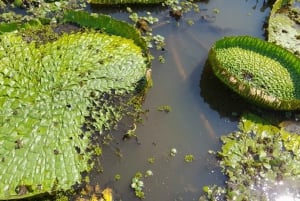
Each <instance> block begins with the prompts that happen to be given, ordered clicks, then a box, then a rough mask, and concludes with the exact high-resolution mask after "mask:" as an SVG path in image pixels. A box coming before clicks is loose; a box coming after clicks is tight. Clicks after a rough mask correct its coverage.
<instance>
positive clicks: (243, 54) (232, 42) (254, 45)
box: [209, 36, 300, 110]
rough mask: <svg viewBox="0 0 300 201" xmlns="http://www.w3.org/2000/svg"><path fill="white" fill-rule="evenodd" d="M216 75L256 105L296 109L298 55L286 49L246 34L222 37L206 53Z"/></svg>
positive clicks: (299, 93)
mask: <svg viewBox="0 0 300 201" xmlns="http://www.w3.org/2000/svg"><path fill="white" fill-rule="evenodd" d="M209 62H210V64H211V66H212V68H213V71H214V73H215V74H216V76H217V77H218V78H219V79H220V80H222V81H223V82H224V83H225V84H226V85H227V86H229V87H230V88H231V89H233V90H234V91H235V92H237V93H238V94H240V95H241V96H243V97H245V98H246V99H248V100H249V101H251V102H253V103H255V104H258V105H260V106H264V107H268V108H272V109H276V110H296V109H300V59H299V58H297V57H296V56H294V55H293V54H292V53H290V52H289V51H287V50H285V49H283V48H281V47H279V46H277V45H274V44H271V43H268V42H265V41H263V40H260V39H257V38H254V37H250V36H233V37H225V38H223V39H221V40H219V41H217V42H216V43H215V44H214V46H213V47H212V48H211V50H210V53H209Z"/></svg>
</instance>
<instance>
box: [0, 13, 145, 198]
mask: <svg viewBox="0 0 300 201" xmlns="http://www.w3.org/2000/svg"><path fill="white" fill-rule="evenodd" d="M79 18H80V17H79ZM111 22H114V23H116V20H113V19H110V21H108V22H107V23H106V24H102V25H103V27H100V26H99V27H98V29H101V28H102V29H106V27H107V26H110V23H111ZM121 24H123V22H121ZM15 27H16V28H24V27H22V26H21V27H18V26H15ZM119 28H120V27H119ZM132 32H134V30H132ZM110 34H111V35H114V36H109V35H107V34H106V33H105V34H103V33H97V32H91V33H90V32H89V31H88V32H87V33H84V32H80V33H75V34H70V35H67V34H65V35H63V36H62V37H61V38H59V39H58V40H57V41H54V42H53V43H47V44H45V45H42V46H40V47H39V48H40V50H38V47H36V46H35V44H34V43H28V44H26V42H25V41H22V39H21V37H20V36H18V33H17V32H15V33H3V34H2V35H0V37H1V47H0V52H1V53H0V59H1V65H0V70H1V73H0V75H1V76H0V82H1V86H2V87H1V90H0V94H1V96H0V107H1V108H2V109H4V110H1V115H0V119H1V121H0V127H1V131H0V144H1V147H0V159H1V161H0V165H1V174H0V188H1V191H0V200H9V199H21V198H25V197H32V196H35V195H39V194H44V193H52V192H55V191H61V190H63V191H64V190H67V189H69V188H71V186H72V185H73V184H75V183H80V182H81V173H82V172H84V171H88V170H89V169H90V168H91V167H92V165H93V164H90V158H91V155H92V154H93V153H92V152H90V151H89V152H87V150H88V147H89V145H90V144H89V143H90V140H89V136H90V135H91V131H88V132H83V130H82V127H83V126H84V124H85V123H86V117H89V118H90V119H92V120H93V123H92V126H91V127H92V128H94V129H95V130H96V131H98V132H100V133H101V132H102V129H103V128H106V129H107V128H109V127H110V124H111V117H113V119H115V120H119V119H120V118H121V116H120V112H122V111H120V109H118V108H115V107H114V105H110V103H109V102H105V100H106V99H107V96H105V94H106V93H111V91H113V93H117V94H119V95H121V94H124V93H125V94H127V93H130V91H131V92H132V91H133V90H135V87H136V85H137V82H138V81H140V80H142V79H144V77H145V73H146V68H147V66H148V60H147V58H145V55H144V53H143V51H142V49H141V48H140V47H138V46H137V45H136V44H134V43H133V41H132V40H130V39H126V38H122V37H119V36H116V35H115V34H112V33H110ZM130 37H132V36H131V35H130V36H129V38H130ZM127 38H128V37H127ZM75 41H76V42H75ZM65 45H66V48H65ZM103 45H104V46H107V48H108V49H107V50H106V49H105V48H104V47H102V46H103ZM73 48H75V49H73ZM82 48H83V49H82ZM102 48H103V49H102ZM120 48H121V49H122V48H123V49H124V48H127V49H128V50H130V51H131V49H132V51H133V52H132V53H130V51H124V50H122V51H120ZM72 51H74V54H76V55H73V53H72ZM83 51H87V52H88V55H89V56H87V55H86V54H84V52H83ZM49 52H51V53H49ZM118 52H122V54H125V55H123V56H121V58H117V57H116V56H115V54H118ZM111 53H112V54H111ZM98 54H101V55H102V56H99V57H97V55H98ZM84 55H85V56H84ZM82 57H84V58H82ZM127 57H129V58H131V59H130V60H126V58H127ZM136 57H139V59H137V58H136ZM85 58H86V59H85ZM19 60H20V61H19ZM82 62H83V63H82ZM78 63H82V64H84V65H81V64H79V66H77V67H79V68H77V67H76V65H77V64H78ZM109 63H111V65H109ZM135 66H136V67H137V68H134V67H135ZM81 68H82V69H81ZM95 68H97V69H95ZM128 68H129V70H128ZM68 69H69V70H70V69H71V70H70V71H69V70H68ZM126 69H127V70H126ZM113 70H115V71H118V70H120V72H119V73H116V72H112V71H113ZM47 71H50V72H51V73H47ZM26 73H27V74H26ZM35 75H36V76H35ZM32 76H33V77H32ZM132 76H133V77H134V78H133V80H130V78H131V77H132ZM68 79H71V82H68ZM118 82H119V84H118ZM47 83H49V85H48V84H47ZM40 85H41V86H43V87H42V88H39V86H40ZM115 85H116V86H117V89H115V87H114V86H115ZM103 86H104V88H102V87H103ZM19 89H20V90H19ZM76 94H77V95H76ZM103 94H104V96H103ZM98 96H100V98H101V96H103V97H102V100H104V102H100V103H98V102H97V97H98ZM55 101H58V102H59V103H60V102H61V103H63V105H60V104H54V103H56V102H55ZM35 106H37V107H39V109H41V110H42V111H40V112H39V111H38V109H34V107H35ZM100 106H101V107H100ZM102 107H104V108H102ZM32 111H33V112H32ZM48 120H49V121H48ZM63 122H65V123H66V124H65V123H63ZM74 125H75V126H74ZM70 129H71V131H70ZM69 131H70V132H69ZM48 156H51V157H50V158H49V157H48ZM60 173H62V174H60Z"/></svg>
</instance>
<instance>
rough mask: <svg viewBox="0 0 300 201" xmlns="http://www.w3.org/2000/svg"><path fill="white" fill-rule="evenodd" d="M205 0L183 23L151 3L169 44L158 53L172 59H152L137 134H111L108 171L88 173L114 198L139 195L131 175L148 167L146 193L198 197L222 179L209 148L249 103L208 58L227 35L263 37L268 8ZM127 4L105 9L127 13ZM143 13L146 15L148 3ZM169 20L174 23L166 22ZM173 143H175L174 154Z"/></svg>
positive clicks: (104, 164) (165, 199) (150, 197)
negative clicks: (218, 76) (213, 69)
mask: <svg viewBox="0 0 300 201" xmlns="http://www.w3.org/2000/svg"><path fill="white" fill-rule="evenodd" d="M199 7H200V10H201V11H200V13H193V14H187V15H184V16H183V18H182V19H181V20H179V25H178V24H177V23H176V22H175V21H174V20H173V19H171V18H170V17H169V14H168V11H167V10H163V9H161V8H152V7H151V8H150V10H151V12H152V15H154V16H155V17H158V18H159V19H160V22H159V23H158V25H154V28H153V34H160V35H163V36H164V37H165V38H166V47H165V48H166V49H165V51H154V52H153V55H154V56H156V58H157V57H158V56H159V55H163V56H164V58H165V60H166V62H165V64H161V63H160V62H158V61H157V59H155V60H154V61H153V63H152V78H153V83H154V85H153V87H152V88H151V89H150V90H149V92H148V94H147V96H146V100H145V102H144V105H143V108H144V109H145V110H149V111H148V112H147V113H146V114H145V116H144V118H143V122H142V123H141V124H137V129H136V131H135V134H136V135H137V136H138V137H137V140H135V139H134V138H132V139H129V140H126V141H122V139H121V136H112V138H113V139H112V140H111V141H110V142H109V145H103V155H102V156H101V158H100V160H99V161H100V163H101V168H103V173H98V172H92V174H91V175H90V181H91V183H92V184H100V186H101V187H102V188H104V187H110V188H112V189H113V191H114V199H115V200H125V201H129V200H130V201H133V200H139V199H138V198H137V197H136V196H135V195H134V190H133V189H131V188H130V184H131V179H132V178H133V177H134V175H135V174H136V173H137V172H141V173H143V174H144V173H145V172H146V171H147V170H151V171H152V172H153V176H149V177H147V178H143V181H144V186H145V187H144V189H143V191H144V192H145V199H144V200H145V201H154V200H157V201H172V200H184V201H191V200H198V199H199V196H200V195H201V194H202V187H203V186H204V185H210V184H217V185H222V184H223V183H224V179H225V178H224V176H223V175H222V174H221V173H220V170H219V169H218V167H217V161H216V160H215V159H214V156H213V155H211V154H209V153H208V151H209V150H214V151H218V150H219V149H220V147H221V143H220V141H219V137H220V136H221V135H224V134H228V133H230V132H232V131H234V130H236V128H237V122H238V118H237V117H236V116H237V115H240V114H241V113H242V112H243V111H244V110H247V109H249V107H250V106H249V105H247V103H245V102H243V101H241V100H240V99H239V98H238V97H236V96H235V95H233V94H232V93H230V91H229V90H228V89H226V88H225V87H224V86H223V85H222V84H220V83H219V81H218V80H216V78H214V77H213V76H212V75H211V72H210V71H209V68H208V67H207V66H206V65H205V64H206V59H207V55H208V51H209V49H210V47H211V45H212V44H213V43H214V42H215V41H216V40H218V39H220V38H221V37H223V36H227V35H251V36H256V37H259V38H264V30H263V26H264V22H265V20H266V19H267V16H268V14H269V11H270V8H269V7H268V6H267V5H266V3H265V2H264V1H261V0H259V1H254V0H248V1H245V0H211V1H208V2H204V3H199ZM90 9H91V11H92V12H103V10H101V11H100V10H98V9H96V8H90ZM124 10H125V9H123V11H119V10H118V11H113V10H109V11H107V10H106V12H107V14H110V15H112V16H114V17H116V18H119V19H124V16H125V14H124V12H125V11H124ZM133 11H134V12H135V10H134V9H133ZM122 12H123V13H122ZM139 14H140V15H142V14H144V15H146V14H145V11H140V12H139ZM189 19H191V20H193V21H194V24H193V25H192V26H190V25H188V24H187V23H186V20H189ZM168 20H169V21H170V23H164V22H166V21H168ZM163 105H167V106H170V107H171V112H169V113H165V112H160V111H158V107H159V106H163ZM172 148H175V149H176V150H177V154H176V155H175V156H173V157H172V156H170V151H171V149H172ZM187 154H192V155H193V156H194V161H193V162H190V163H187V162H185V160H184V157H185V155H187ZM149 159H152V160H153V161H152V162H153V163H150V162H149ZM116 175H119V176H120V179H119V180H116V179H115V176H116Z"/></svg>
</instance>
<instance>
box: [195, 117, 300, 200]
mask: <svg viewBox="0 0 300 201" xmlns="http://www.w3.org/2000/svg"><path fill="white" fill-rule="evenodd" d="M239 128H240V130H239V131H236V132H233V133H230V134H229V135H226V136H222V137H221V140H222V142H223V146H222V149H221V151H219V152H218V153H217V157H218V159H219V161H220V167H221V168H222V172H223V173H224V174H225V175H226V176H227V177H228V180H227V181H226V186H225V187H219V186H217V185H211V186H205V187H203V191H204V192H205V194H206V195H205V196H202V197H201V199H200V200H202V201H204V200H275V198H277V197H278V196H279V193H283V194H284V193H290V194H291V197H295V196H297V195H296V194H297V193H298V189H299V185H300V157H299V156H300V155H299V150H300V149H299V148H300V146H299V145H300V137H299V135H298V134H293V133H288V132H287V131H284V130H283V129H280V128H278V127H276V126H273V125H271V124H270V123H268V122H267V121H265V120H263V119H261V118H259V117H257V116H255V115H252V114H247V115H245V116H243V117H242V119H241V121H240V124H239ZM294 193H295V194H294Z"/></svg>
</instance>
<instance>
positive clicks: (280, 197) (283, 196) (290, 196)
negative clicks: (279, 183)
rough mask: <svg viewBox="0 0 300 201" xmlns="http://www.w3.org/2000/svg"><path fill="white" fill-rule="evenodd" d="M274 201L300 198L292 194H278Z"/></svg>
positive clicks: (293, 200)
mask: <svg viewBox="0 0 300 201" xmlns="http://www.w3.org/2000/svg"><path fill="white" fill-rule="evenodd" d="M275 201H300V198H295V197H294V195H280V196H279V197H277V198H276V200H275Z"/></svg>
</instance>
